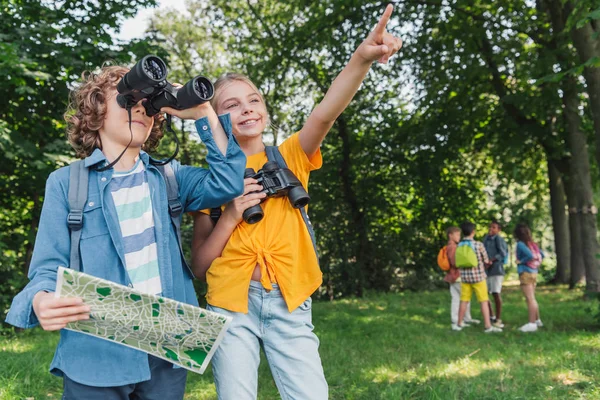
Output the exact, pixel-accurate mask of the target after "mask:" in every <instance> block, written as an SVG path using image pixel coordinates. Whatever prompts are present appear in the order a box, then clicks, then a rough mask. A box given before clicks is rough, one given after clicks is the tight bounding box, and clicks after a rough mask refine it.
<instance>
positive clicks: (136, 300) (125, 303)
mask: <svg viewBox="0 0 600 400" xmlns="http://www.w3.org/2000/svg"><path fill="white" fill-rule="evenodd" d="M56 296H57V297H80V298H82V299H83V301H84V303H85V304H87V305H89V306H90V308H91V312H90V319H89V320H85V321H77V322H71V323H69V324H68V325H67V326H66V328H65V329H70V330H72V331H77V332H82V333H85V334H88V335H92V336H96V337H99V338H102V339H106V340H110V341H112V342H115V343H119V344H122V345H125V346H129V347H132V348H134V349H138V350H141V351H144V352H146V353H148V354H152V355H153V356H156V357H160V358H162V359H165V360H167V361H170V362H172V363H173V364H177V365H180V366H182V367H184V368H187V369H189V370H190V371H194V372H197V373H200V374H201V373H203V372H204V370H205V369H206V367H207V366H208V363H209V362H210V359H211V357H212V355H213V354H214V352H215V351H216V349H217V347H218V346H219V343H220V342H221V339H222V338H223V335H224V334H225V332H226V330H227V327H228V326H229V323H230V322H231V317H227V316H224V315H221V314H217V313H214V312H212V311H207V310H204V309H202V308H199V307H194V306H192V305H189V304H185V303H181V302H179V301H175V300H172V299H167V298H164V297H160V296H155V295H149V294H143V293H140V292H138V291H136V290H133V289H132V288H130V287H127V286H123V285H119V284H118V283H114V282H110V281H107V280H104V279H100V278H96V277H94V276H91V275H87V274H84V273H83V272H77V271H74V270H71V269H68V268H63V267H59V269H58V279H57V282H56Z"/></svg>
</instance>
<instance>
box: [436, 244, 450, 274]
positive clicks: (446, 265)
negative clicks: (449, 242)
mask: <svg viewBox="0 0 600 400" xmlns="http://www.w3.org/2000/svg"><path fill="white" fill-rule="evenodd" d="M437 263H438V266H439V267H440V268H441V269H442V271H448V270H449V269H450V260H448V249H447V246H444V247H442V248H441V249H440V252H439V253H438V256H437Z"/></svg>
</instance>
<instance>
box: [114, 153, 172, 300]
mask: <svg viewBox="0 0 600 400" xmlns="http://www.w3.org/2000/svg"><path fill="white" fill-rule="evenodd" d="M110 191H111V194H112V198H113V201H114V203H115V207H116V209H117V216H118V218H119V225H120V227H121V236H122V238H123V245H124V249H125V268H126V269H127V274H128V275H129V278H130V280H131V283H132V284H133V288H134V289H136V290H139V291H141V292H143V293H148V294H161V292H162V287H161V282H160V275H159V270H158V256H157V253H156V237H155V234H154V216H153V214H152V201H151V197H150V188H149V187H148V178H147V176H146V169H145V167H144V163H142V162H140V160H139V159H138V161H137V162H136V164H135V166H134V167H133V169H131V170H130V171H127V172H115V173H114V174H113V177H112V180H111V182H110Z"/></svg>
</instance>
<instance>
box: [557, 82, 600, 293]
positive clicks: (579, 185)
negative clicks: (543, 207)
mask: <svg viewBox="0 0 600 400" xmlns="http://www.w3.org/2000/svg"><path fill="white" fill-rule="evenodd" d="M561 86H562V90H563V106H564V107H563V115H564V119H565V128H566V130H567V142H568V144H569V149H570V150H571V158H570V168H569V169H570V174H569V178H568V183H567V185H568V186H569V188H568V189H567V190H568V192H569V198H568V201H569V220H571V219H572V220H574V225H578V226H574V229H575V232H574V231H573V230H572V231H571V254H572V255H573V254H574V253H575V254H576V253H579V249H576V248H575V247H574V245H577V244H581V257H582V260H583V264H584V268H585V286H586V291H587V292H599V291H600V287H599V281H600V269H599V268H598V259H597V258H596V254H597V253H598V239H597V238H596V235H597V230H596V215H595V207H594V193H593V189H592V178H591V174H590V162H589V158H588V147H587V141H586V137H585V134H584V133H583V132H582V131H581V117H580V116H579V93H578V90H577V81H576V80H575V78H574V77H566V78H564V79H563V81H562V85H561ZM574 233H575V236H573V234H574ZM577 236H579V237H577ZM575 242H578V243H575ZM571 268H572V274H573V275H575V274H574V272H575V268H576V265H575V264H573V263H572V264H571ZM575 278H576V276H575Z"/></svg>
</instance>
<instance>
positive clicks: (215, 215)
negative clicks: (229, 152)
mask: <svg viewBox="0 0 600 400" xmlns="http://www.w3.org/2000/svg"><path fill="white" fill-rule="evenodd" d="M265 152H266V153H267V160H269V161H275V162H276V163H277V165H278V166H279V168H287V167H288V166H287V164H286V162H285V160H284V159H283V156H282V155H281V152H280V151H279V147H277V146H265ZM299 210H300V214H301V215H302V219H303V220H304V224H305V225H306V229H307V230H308V234H309V235H310V239H311V240H312V244H313V248H314V249H315V254H316V255H317V261H318V260H319V252H318V251H317V239H316V236H315V230H314V229H313V226H312V223H311V222H310V218H308V214H307V213H306V207H302V208H299ZM221 213H222V210H221V208H220V207H215V208H211V209H210V219H211V220H212V222H213V224H214V225H216V224H217V222H218V221H219V218H220V217H221ZM448 268H449V267H448Z"/></svg>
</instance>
